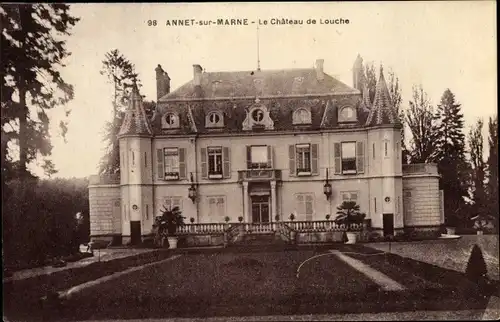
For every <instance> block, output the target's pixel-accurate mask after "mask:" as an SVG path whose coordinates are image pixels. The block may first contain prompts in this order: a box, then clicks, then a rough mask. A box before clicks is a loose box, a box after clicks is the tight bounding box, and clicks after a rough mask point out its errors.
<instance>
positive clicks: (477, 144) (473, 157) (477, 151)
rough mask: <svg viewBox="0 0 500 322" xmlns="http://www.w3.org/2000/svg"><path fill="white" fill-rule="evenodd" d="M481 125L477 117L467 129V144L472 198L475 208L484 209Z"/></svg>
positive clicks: (481, 121) (481, 122)
mask: <svg viewBox="0 0 500 322" xmlns="http://www.w3.org/2000/svg"><path fill="white" fill-rule="evenodd" d="M483 125H484V122H483V120H482V119H478V120H477V121H476V123H475V124H474V125H473V126H472V128H471V129H470V130H469V134H468V137H467V138H468V145H469V153H470V163H471V170H472V182H473V186H474V189H473V200H474V204H475V205H476V209H481V210H483V209H485V206H486V194H485V186H484V180H485V171H486V163H485V162H484V160H483Z"/></svg>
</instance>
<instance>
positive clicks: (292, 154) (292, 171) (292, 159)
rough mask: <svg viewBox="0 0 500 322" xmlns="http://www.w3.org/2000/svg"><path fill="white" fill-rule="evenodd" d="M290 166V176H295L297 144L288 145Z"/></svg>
mask: <svg viewBox="0 0 500 322" xmlns="http://www.w3.org/2000/svg"><path fill="white" fill-rule="evenodd" d="M288 161H289V164H288V168H289V169H290V174H289V175H290V176H291V177H294V176H295V172H296V169H295V145H289V146H288Z"/></svg>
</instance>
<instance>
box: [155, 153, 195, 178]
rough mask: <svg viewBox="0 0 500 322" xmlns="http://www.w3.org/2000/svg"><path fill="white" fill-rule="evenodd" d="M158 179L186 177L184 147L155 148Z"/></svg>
mask: <svg viewBox="0 0 500 322" xmlns="http://www.w3.org/2000/svg"><path fill="white" fill-rule="evenodd" d="M156 153H157V172H158V179H165V180H177V179H181V180H184V179H186V178H187V168H186V149H184V148H172V147H168V148H164V149H158V150H156Z"/></svg>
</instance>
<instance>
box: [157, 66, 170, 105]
mask: <svg viewBox="0 0 500 322" xmlns="http://www.w3.org/2000/svg"><path fill="white" fill-rule="evenodd" d="M155 72H156V99H157V100H158V99H160V98H161V97H163V96H165V95H167V94H168V93H170V77H168V74H167V73H166V72H165V71H164V70H163V68H161V65H160V64H158V66H157V67H156V68H155Z"/></svg>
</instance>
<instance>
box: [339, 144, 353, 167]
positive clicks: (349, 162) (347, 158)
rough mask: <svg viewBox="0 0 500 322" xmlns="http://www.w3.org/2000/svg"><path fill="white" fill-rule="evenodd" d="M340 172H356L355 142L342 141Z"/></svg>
mask: <svg viewBox="0 0 500 322" xmlns="http://www.w3.org/2000/svg"><path fill="white" fill-rule="evenodd" d="M341 153H342V173H346V174H349V173H356V142H342V152H341Z"/></svg>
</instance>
